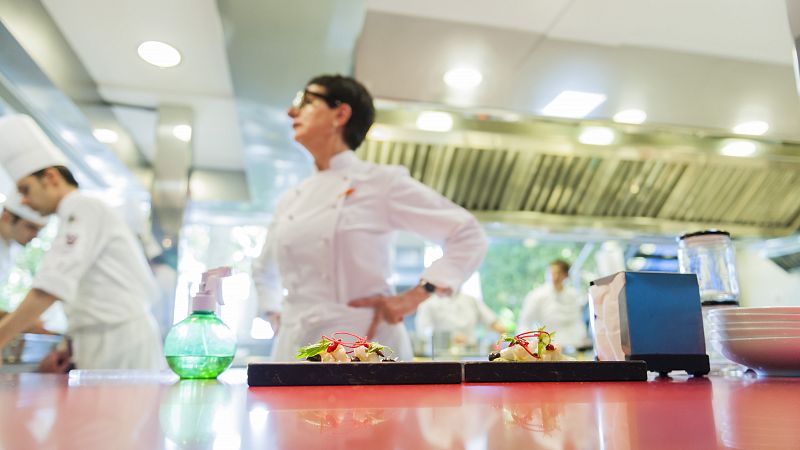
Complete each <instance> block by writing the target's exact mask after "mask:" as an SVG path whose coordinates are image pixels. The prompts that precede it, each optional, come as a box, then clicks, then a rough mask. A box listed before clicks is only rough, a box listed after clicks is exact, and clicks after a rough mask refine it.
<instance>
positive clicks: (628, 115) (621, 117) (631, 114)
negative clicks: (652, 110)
mask: <svg viewBox="0 0 800 450" xmlns="http://www.w3.org/2000/svg"><path fill="white" fill-rule="evenodd" d="M645 120H647V113H646V112H644V111H642V110H641V109H626V110H623V111H620V112H618V113H616V114H614V122H619V123H631V124H634V125H638V124H640V123H643V122H644V121H645Z"/></svg>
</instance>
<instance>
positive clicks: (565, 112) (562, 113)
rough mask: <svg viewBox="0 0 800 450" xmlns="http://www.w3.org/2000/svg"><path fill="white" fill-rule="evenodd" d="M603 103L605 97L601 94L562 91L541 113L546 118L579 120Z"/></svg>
mask: <svg viewBox="0 0 800 450" xmlns="http://www.w3.org/2000/svg"><path fill="white" fill-rule="evenodd" d="M604 101H606V96H605V95H603V94H596V93H592V92H578V91H563V92H561V93H560V94H558V95H557V96H556V98H554V99H553V100H552V101H551V102H550V103H548V104H547V106H545V107H544V109H542V113H543V114H545V115H548V116H555V117H570V118H573V119H579V118H581V117H585V116H586V115H587V114H589V113H590V112H592V111H593V110H594V109H595V108H597V107H598V106H599V105H600V104H601V103H603V102H604Z"/></svg>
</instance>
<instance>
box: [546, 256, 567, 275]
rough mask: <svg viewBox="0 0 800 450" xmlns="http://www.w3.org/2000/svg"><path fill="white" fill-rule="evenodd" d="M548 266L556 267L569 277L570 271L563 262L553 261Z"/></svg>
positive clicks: (559, 260)
mask: <svg viewBox="0 0 800 450" xmlns="http://www.w3.org/2000/svg"><path fill="white" fill-rule="evenodd" d="M550 265H551V266H558V268H559V269H561V271H562V272H564V273H565V274H567V275H569V269H570V266H569V263H568V262H566V261H564V260H563V259H556V260H555V261H552V262H551V263H550Z"/></svg>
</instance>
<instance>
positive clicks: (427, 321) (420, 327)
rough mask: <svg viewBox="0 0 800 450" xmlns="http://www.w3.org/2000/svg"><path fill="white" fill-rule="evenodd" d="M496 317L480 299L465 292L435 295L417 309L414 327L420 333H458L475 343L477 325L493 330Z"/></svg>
mask: <svg viewBox="0 0 800 450" xmlns="http://www.w3.org/2000/svg"><path fill="white" fill-rule="evenodd" d="M496 321H497V315H496V314H495V313H494V312H493V311H492V310H491V309H490V308H489V307H488V306H487V305H486V303H484V302H483V301H481V300H480V299H478V298H475V297H473V296H471V295H466V294H462V293H458V294H455V295H453V296H449V297H448V296H444V295H432V296H431V297H430V298H428V299H427V300H425V302H423V303H422V304H421V305H419V308H417V316H416V317H415V320H414V325H415V326H416V328H417V331H418V332H420V333H425V334H427V333H431V332H443V331H444V332H450V333H458V334H461V335H463V336H465V337H466V338H467V341H468V342H474V341H475V332H476V331H477V327H478V324H483V325H484V326H486V327H490V326H491V325H492V324H493V323H495V322H496Z"/></svg>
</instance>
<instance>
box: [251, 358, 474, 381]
mask: <svg viewBox="0 0 800 450" xmlns="http://www.w3.org/2000/svg"><path fill="white" fill-rule="evenodd" d="M457 383H461V363H459V362H379V363H362V362H357V363H321V362H296V363H253V364H249V365H248V366H247V384H248V385H249V386H335V385H361V384H457Z"/></svg>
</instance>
